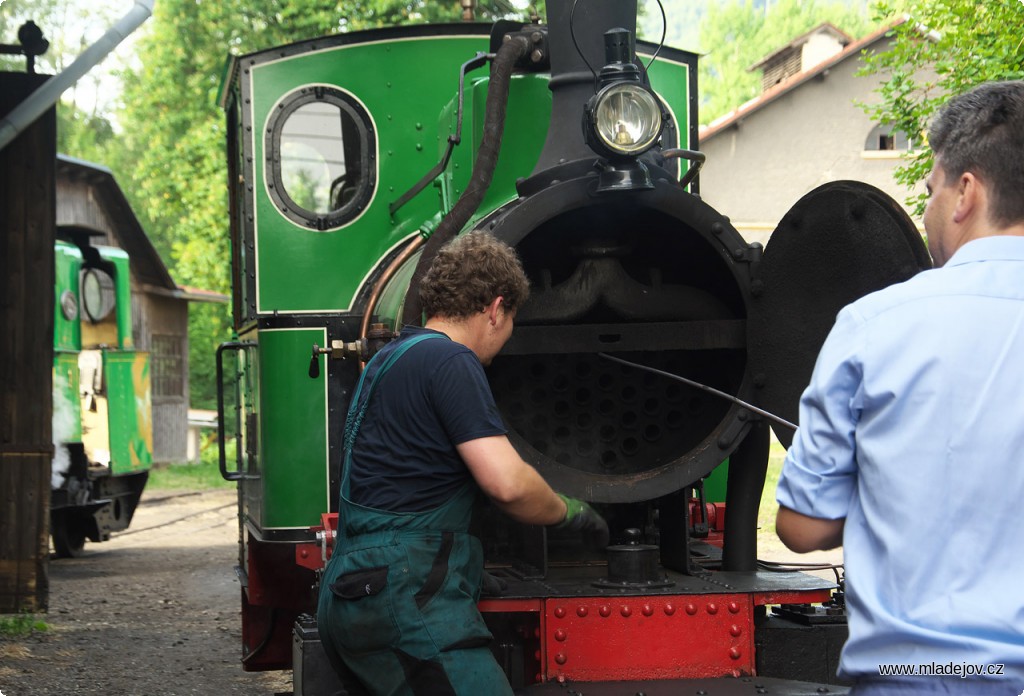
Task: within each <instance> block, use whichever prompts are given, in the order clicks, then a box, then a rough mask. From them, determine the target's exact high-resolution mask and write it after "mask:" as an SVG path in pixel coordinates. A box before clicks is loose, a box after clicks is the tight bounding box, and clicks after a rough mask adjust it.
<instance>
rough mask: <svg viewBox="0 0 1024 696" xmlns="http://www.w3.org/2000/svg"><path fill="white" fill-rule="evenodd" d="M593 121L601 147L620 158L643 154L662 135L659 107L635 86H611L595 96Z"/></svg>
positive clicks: (630, 83) (640, 88) (655, 101)
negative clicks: (617, 154) (620, 156)
mask: <svg viewBox="0 0 1024 696" xmlns="http://www.w3.org/2000/svg"><path fill="white" fill-rule="evenodd" d="M592 120H593V130H594V133H595V134H596V135H597V138H598V139H599V140H600V141H601V143H602V144H603V145H604V146H605V147H607V148H608V149H609V150H611V151H612V152H615V153H619V154H623V155H637V154H640V153H642V152H645V151H646V150H647V149H648V148H649V147H650V146H651V145H653V144H654V141H655V140H657V139H658V136H659V135H660V134H661V107H659V106H658V102H657V100H656V99H655V98H654V95H653V94H651V93H650V91H648V90H647V89H644V88H643V87H642V86H641V85H639V84H637V83H634V82H617V83H613V84H611V85H609V86H607V87H605V88H604V89H602V90H601V91H600V92H598V93H597V96H596V97H595V98H594V111H593V119H592Z"/></svg>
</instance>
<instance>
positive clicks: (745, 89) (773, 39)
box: [699, 0, 872, 123]
mask: <svg viewBox="0 0 1024 696" xmlns="http://www.w3.org/2000/svg"><path fill="white" fill-rule="evenodd" d="M823 22H831V23H832V24H834V25H835V26H836V27H837V28H839V29H841V30H842V31H845V32H846V33H847V34H850V35H851V36H852V37H854V38H855V39H856V38H859V37H860V36H862V35H864V34H865V33H867V32H868V30H869V29H870V28H871V26H872V24H871V22H870V20H869V18H868V17H867V15H866V13H865V11H864V8H863V6H851V5H849V4H848V3H846V2H840V1H838V0H778V1H777V2H773V3H772V4H771V5H770V6H769V8H768V9H765V8H764V7H763V6H762V7H759V6H757V5H756V4H755V3H754V2H753V0H728V1H727V2H724V3H722V4H719V5H714V6H712V7H711V8H710V9H709V10H708V12H707V13H706V14H705V15H704V17H703V19H702V20H701V25H700V41H701V50H702V52H704V53H705V54H706V55H704V56H703V57H702V59H701V62H700V64H699V66H700V75H699V84H700V89H701V104H700V119H701V123H710V122H711V121H713V120H714V119H716V118H718V117H719V116H722V115H724V114H726V113H728V112H729V111H732V110H733V109H735V108H737V107H738V106H740V105H741V104H743V103H744V102H746V101H748V100H750V99H753V98H754V97H756V96H757V95H758V94H760V92H761V74H760V71H753V72H751V71H749V70H748V68H749V67H750V66H752V65H754V64H755V63H757V62H758V61H759V60H761V59H762V58H764V57H765V56H767V55H769V54H771V53H772V52H774V51H776V50H778V49H780V48H782V47H783V46H785V45H786V44H788V43H789V42H790V41H792V40H793V39H795V38H796V37H798V36H800V35H801V34H803V33H806V32H807V31H809V30H811V29H813V28H814V27H816V26H818V25H819V24H821V23H823Z"/></svg>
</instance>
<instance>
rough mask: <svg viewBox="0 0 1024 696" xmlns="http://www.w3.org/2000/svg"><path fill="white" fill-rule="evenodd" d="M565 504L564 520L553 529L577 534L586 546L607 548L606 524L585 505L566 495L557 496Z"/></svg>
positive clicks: (592, 509)
mask: <svg viewBox="0 0 1024 696" xmlns="http://www.w3.org/2000/svg"><path fill="white" fill-rule="evenodd" d="M558 497H559V498H561V499H562V500H563V501H564V502H565V519H564V520H562V521H561V522H559V523H558V524H556V525H554V528H555V529H565V530H568V531H570V532H579V533H580V535H581V536H582V537H583V541H584V543H585V544H586V545H587V546H590V547H591V548H595V549H603V548H605V547H606V546H608V523H607V522H605V521H604V518H603V517H601V516H600V515H599V514H597V513H596V512H594V508H592V507H590V505H588V504H587V503H585V502H583V501H582V500H577V499H576V498H570V497H569V496H567V495H562V494H561V493H559V494H558Z"/></svg>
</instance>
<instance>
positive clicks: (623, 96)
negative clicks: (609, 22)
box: [583, 29, 664, 191]
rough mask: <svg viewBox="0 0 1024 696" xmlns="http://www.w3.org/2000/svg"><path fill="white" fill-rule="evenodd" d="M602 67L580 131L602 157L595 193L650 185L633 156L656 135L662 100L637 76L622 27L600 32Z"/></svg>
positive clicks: (629, 40)
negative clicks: (604, 164)
mask: <svg viewBox="0 0 1024 696" xmlns="http://www.w3.org/2000/svg"><path fill="white" fill-rule="evenodd" d="M604 50H605V61H606V63H605V66H604V67H603V68H601V73H600V75H598V78H597V79H598V83H599V85H600V86H599V88H598V91H597V94H595V95H594V96H593V97H591V98H590V100H589V101H588V102H587V104H586V107H585V108H584V116H583V134H584V139H585V140H586V142H587V145H589V146H590V148H591V149H592V150H594V152H596V153H597V154H599V155H602V156H603V157H606V158H607V160H608V161H607V164H606V169H605V171H604V172H603V173H602V174H601V180H600V181H599V183H598V191H613V190H635V189H645V188H654V183H653V182H652V181H651V177H650V174H649V173H648V172H647V168H646V167H645V166H644V165H643V163H642V162H640V161H639V160H638V159H637V158H638V157H639V156H640V155H642V154H643V153H645V152H647V151H648V150H649V149H651V148H652V147H653V146H654V144H655V143H657V142H658V138H659V137H661V131H662V127H663V126H664V123H663V118H662V108H661V102H660V101H659V100H658V98H657V97H656V96H655V95H654V92H652V91H651V90H650V88H648V87H647V86H646V85H644V84H643V82H641V80H640V69H639V68H638V67H637V66H636V64H635V63H634V62H633V56H634V53H633V35H632V34H631V33H630V32H629V31H627V30H626V29H611V30H609V31H607V32H605V34H604Z"/></svg>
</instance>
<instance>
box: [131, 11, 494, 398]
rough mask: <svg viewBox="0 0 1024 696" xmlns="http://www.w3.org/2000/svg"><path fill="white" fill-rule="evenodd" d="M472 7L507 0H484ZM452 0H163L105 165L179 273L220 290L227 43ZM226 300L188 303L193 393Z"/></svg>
mask: <svg viewBox="0 0 1024 696" xmlns="http://www.w3.org/2000/svg"><path fill="white" fill-rule="evenodd" d="M482 5H483V6H482V8H481V9H478V12H477V18H478V19H480V20H484V21H486V20H489V19H490V18H493V16H495V15H496V14H503V13H504V12H505V10H506V9H508V8H507V7H506V6H505V5H503V4H494V3H483V4H482ZM460 17H461V7H460V5H459V3H458V2H457V0H446V1H445V2H436V1H427V0H345V1H341V0H334V1H331V2H325V1H324V0H266V1H264V2H252V1H251V0H217V1H213V0H160V2H157V3H156V9H155V12H154V15H153V17H152V19H151V20H150V21H149V22H148V23H147V25H145V26H144V33H143V35H142V37H141V38H140V39H139V40H138V42H137V45H136V50H137V54H138V59H139V60H138V64H139V65H138V67H137V68H136V69H133V70H129V71H127V72H126V73H125V74H124V76H123V78H124V97H123V103H124V108H123V110H122V111H121V112H120V113H119V119H118V120H119V122H120V123H121V124H122V125H123V129H124V133H123V136H122V138H121V139H120V145H121V153H122V154H121V155H119V157H120V159H119V161H118V162H116V163H114V164H112V165H111V167H112V168H113V169H115V171H116V172H117V174H118V179H119V181H121V182H122V186H124V187H125V188H126V190H127V191H128V195H129V198H130V199H131V201H132V204H133V208H134V209H135V210H136V212H137V213H138V214H139V216H140V219H141V220H142V223H143V226H144V227H145V229H146V231H147V232H148V233H149V235H150V237H151V238H152V239H153V242H154V245H155V246H156V247H157V249H158V250H159V251H160V252H161V254H162V255H163V257H164V258H165V259H168V260H169V265H170V266H171V268H172V272H173V274H174V277H175V279H176V280H177V281H178V282H179V283H182V284H186V285H192V286H197V287H201V288H204V289H207V290H214V291H217V292H221V293H225V294H228V293H229V292H230V261H229V259H230V255H229V239H228V215H227V211H228V203H227V158H226V154H225V126H224V114H223V113H222V112H221V110H220V107H219V105H218V104H217V97H218V94H219V91H220V87H221V82H222V80H223V76H224V67H225V65H226V63H227V57H228V55H229V53H233V54H246V53H251V52H253V51H257V50H261V49H264V48H269V47H272V46H277V45H281V44H285V43H291V42H294V41H298V40H303V39H310V38H315V37H318V36H323V35H326V34H332V33H338V32H342V31H355V30H360V29H368V28H375V27H381V26H387V25H393V24H408V23H419V22H428V21H458V20H459V18H460ZM230 327H231V320H230V309H229V307H228V306H226V305H193V306H192V309H191V311H190V317H189V337H190V341H189V344H190V358H189V359H190V366H191V370H190V384H191V392H192V402H193V404H196V405H198V406H208V405H210V404H211V403H212V401H213V400H214V398H215V391H214V389H215V385H214V379H213V373H214V370H213V367H212V365H213V356H214V352H215V349H216V346H217V344H218V343H220V342H221V341H224V340H226V339H227V338H229V337H230V332H231V329H230Z"/></svg>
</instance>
